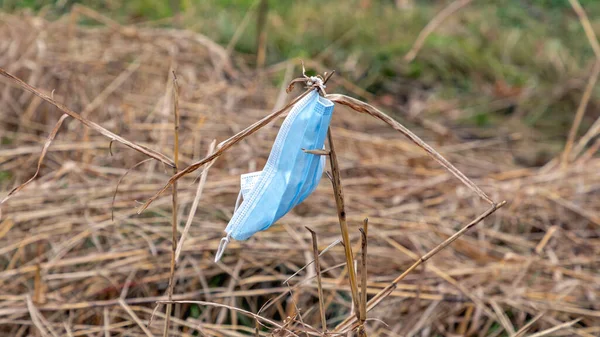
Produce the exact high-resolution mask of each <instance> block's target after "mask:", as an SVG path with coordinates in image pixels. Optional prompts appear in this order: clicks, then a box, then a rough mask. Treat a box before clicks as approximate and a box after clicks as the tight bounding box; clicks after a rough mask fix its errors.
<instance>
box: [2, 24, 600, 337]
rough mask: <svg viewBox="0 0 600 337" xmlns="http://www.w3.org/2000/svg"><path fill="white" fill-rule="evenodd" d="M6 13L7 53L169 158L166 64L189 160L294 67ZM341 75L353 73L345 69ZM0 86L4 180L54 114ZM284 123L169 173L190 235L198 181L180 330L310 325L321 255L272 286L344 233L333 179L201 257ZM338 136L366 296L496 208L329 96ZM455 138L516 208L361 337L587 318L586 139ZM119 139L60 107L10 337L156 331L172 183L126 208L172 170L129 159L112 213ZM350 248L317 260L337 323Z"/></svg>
mask: <svg viewBox="0 0 600 337" xmlns="http://www.w3.org/2000/svg"><path fill="white" fill-rule="evenodd" d="M0 20H1V21H0V36H2V37H3V38H2V39H1V40H0V67H2V68H5V69H7V71H9V72H10V73H12V74H14V75H16V76H17V77H19V78H21V79H23V80H24V81H25V82H27V83H29V84H30V85H32V86H34V87H36V88H43V89H44V90H46V93H47V94H48V95H49V96H52V97H53V98H54V99H55V100H56V101H58V102H63V103H64V104H65V105H67V106H69V107H70V108H71V109H72V110H73V111H77V112H81V117H82V118H85V119H88V120H90V121H93V122H95V123H98V124H99V125H101V126H102V127H104V128H106V129H108V130H111V131H112V132H114V133H115V134H117V135H119V136H122V137H123V138H124V139H126V140H130V141H134V142H135V143H136V144H140V145H143V146H145V147H146V148H148V149H152V150H154V151H156V153H157V154H156V157H160V158H163V157H161V155H160V154H164V157H165V158H173V157H174V153H173V148H174V146H173V143H174V140H173V136H172V135H173V128H174V118H173V111H172V110H173V108H172V107H173V104H174V102H173V94H172V86H173V81H172V74H171V70H172V69H174V70H175V72H176V74H177V81H178V84H179V104H178V106H179V115H180V126H179V140H180V141H179V149H180V152H179V162H180V165H179V166H180V167H185V166H188V165H189V164H192V163H193V162H195V161H196V160H197V159H198V158H202V157H204V155H205V153H206V152H207V151H209V149H210V144H211V143H212V141H213V139H217V140H218V141H221V140H224V139H227V138H229V137H231V136H232V135H234V134H235V133H237V132H239V131H240V130H242V129H243V128H245V127H246V126H247V125H250V124H252V123H254V122H255V121H257V120H259V119H260V118H262V117H263V116H265V115H267V114H268V113H269V112H271V111H272V110H273V107H274V106H275V104H276V102H279V101H280V99H278V93H279V92H281V90H280V88H278V87H276V86H274V85H272V84H271V83H272V82H273V79H274V78H276V77H277V76H279V75H280V74H279V73H278V72H280V71H281V70H280V69H286V68H287V67H285V66H284V67H282V66H281V65H279V66H277V67H274V68H268V67H267V68H265V71H264V74H263V75H264V76H262V77H257V76H255V74H254V73H253V70H251V69H249V68H248V67H246V66H245V63H244V61H243V60H242V59H235V58H234V59H230V58H229V56H228V52H227V51H226V49H224V48H222V47H220V46H218V45H216V44H215V43H213V42H212V41H210V40H208V39H207V38H205V37H204V36H201V35H196V34H193V33H190V32H186V31H177V30H157V29H150V28H139V27H122V26H119V25H118V24H116V23H114V22H104V24H105V25H107V26H101V27H96V28H90V27H88V28H82V27H78V26H74V25H71V24H70V22H69V20H68V18H65V19H63V20H61V21H56V22H47V21H45V20H43V19H41V18H37V17H22V16H21V17H16V16H10V15H2V16H1V17H0ZM234 65H235V66H234ZM335 82H337V83H343V84H346V83H345V82H344V81H342V80H336V77H334V78H333V79H332V81H331V82H330V83H329V86H328V92H330V93H334V92H336V89H335ZM282 85H285V84H282ZM346 89H347V90H349V91H352V90H354V88H353V87H351V85H350V84H348V87H347V88H346ZM0 95H1V96H0V99H1V102H2V104H1V105H0V130H1V136H2V142H3V143H2V144H3V145H2V146H1V148H0V165H1V166H0V167H1V169H0V170H1V171H2V172H7V173H6V174H3V175H0V176H2V177H5V176H6V175H8V176H9V178H8V179H7V178H4V179H3V180H2V181H0V184H1V185H0V187H1V189H2V191H3V193H2V197H4V196H5V195H6V194H7V193H8V191H9V190H11V189H12V188H14V187H16V186H18V185H19V184H21V183H23V182H25V181H27V180H28V179H29V178H30V177H31V176H33V175H34V173H35V172H36V167H37V162H38V159H39V154H40V152H41V150H42V148H43V147H44V144H45V143H46V140H47V139H48V135H49V134H51V133H52V132H53V129H54V128H55V126H56V125H58V124H57V121H59V119H60V118H61V114H62V112H61V111H59V110H57V109H56V108H54V107H52V106H51V105H49V104H47V103H43V101H42V100H41V99H40V98H38V97H36V96H34V95H32V94H31V93H28V92H25V91H23V90H21V89H20V88H18V87H16V86H15V84H14V82H10V81H8V80H7V79H5V78H1V79H0ZM291 98H292V96H290V97H287V100H288V101H289V100H291ZM61 121H62V120H61ZM280 121H281V120H279V121H278V123H280ZM277 130H278V128H277V127H276V125H268V126H266V127H265V128H263V129H262V130H260V131H258V132H256V133H255V134H253V135H252V136H250V137H248V138H245V139H244V140H242V141H240V142H239V144H237V145H236V146H234V147H232V148H231V149H230V150H229V151H227V152H226V153H225V154H223V155H222V156H221V157H220V158H219V159H218V160H217V161H215V162H214V164H212V168H211V169H210V172H209V173H208V176H207V177H205V178H203V179H201V182H200V183H201V184H202V186H201V187H197V186H196V184H195V183H194V178H195V177H194V175H193V174H192V175H190V176H186V177H184V178H182V179H181V180H179V184H178V205H177V206H178V210H179V211H178V212H179V214H178V215H177V217H176V218H177V219H180V222H179V223H178V229H179V231H180V232H183V231H184V225H185V221H183V219H186V218H187V214H188V212H189V209H190V208H191V207H192V204H193V203H194V200H195V195H196V192H197V191H201V193H202V197H201V199H200V200H199V202H198V206H197V210H196V216H195V218H194V220H193V222H192V224H191V226H190V228H189V232H188V233H187V236H186V237H185V241H184V245H183V247H182V249H181V253H180V255H179V258H178V265H177V268H176V271H175V277H174V289H173V299H174V300H175V301H180V302H177V303H174V304H173V317H172V319H171V324H170V333H171V335H193V334H195V333H196V332H197V333H198V334H200V335H218V336H238V335H241V334H253V333H254V332H255V328H254V327H255V325H256V324H259V325H258V326H260V327H261V328H260V329H259V330H261V331H260V332H259V333H260V334H267V333H276V334H280V335H286V334H291V331H293V332H294V333H295V334H298V335H300V334H301V333H302V331H304V332H307V334H309V335H318V334H319V331H320V329H321V315H320V310H319V306H320V305H319V301H318V296H317V295H318V293H319V290H318V287H317V279H316V277H315V276H316V273H315V272H314V269H313V268H312V267H310V268H306V269H304V270H303V271H302V272H300V273H299V274H298V275H297V276H295V277H294V278H292V279H291V280H290V281H289V282H288V283H283V282H284V281H285V280H286V279H288V278H289V277H290V276H291V275H292V274H294V273H295V272H296V271H297V270H299V269H301V268H302V267H303V266H304V265H305V264H307V263H309V262H311V261H312V259H313V253H314V251H313V246H312V237H311V234H310V233H309V232H308V231H306V230H305V229H304V228H305V226H308V227H310V228H311V229H312V230H314V231H315V232H316V233H317V235H318V242H319V247H318V248H319V250H320V251H322V250H323V249H324V248H325V247H327V246H328V245H330V244H331V243H332V242H334V241H336V240H338V239H339V237H340V233H339V224H338V216H337V211H336V202H335V198H334V195H333V193H332V189H331V186H330V185H329V182H328V181H327V179H323V182H322V184H321V186H319V188H318V189H317V191H316V193H315V194H313V195H312V196H311V197H310V198H308V199H307V201H305V202H304V203H303V204H302V205H300V206H298V207H297V208H296V209H295V210H294V211H293V212H291V214H288V215H287V216H286V217H285V218H284V219H282V221H280V223H279V224H277V225H275V226H273V227H272V228H271V229H269V230H268V231H265V232H261V233H260V234H258V235H256V236H255V237H254V238H252V239H251V240H249V241H247V242H232V243H231V244H230V245H229V247H228V250H227V252H226V254H225V256H224V257H223V259H222V262H221V263H217V264H215V263H214V262H213V257H214V253H215V251H216V249H217V246H218V244H219V239H220V238H221V237H222V234H223V232H222V231H223V229H224V228H225V225H226V223H227V219H229V218H230V216H231V212H232V210H233V204H234V202H235V198H236V195H237V193H238V188H239V182H238V175H239V174H240V173H243V172H248V171H252V170H256V169H259V168H260V167H262V165H264V163H265V161H266V157H267V154H268V152H269V150H270V145H271V143H272V140H273V139H274V136H275V134H276V132H277ZM448 132H452V131H451V130H448ZM417 133H418V134H420V135H423V136H424V138H432V137H433V136H436V135H434V134H431V132H430V131H427V130H417ZM332 134H333V137H334V139H335V146H336V152H337V158H338V161H339V165H340V167H339V169H340V175H341V179H342V184H343V187H344V197H345V213H346V217H347V221H348V225H349V227H350V231H349V233H350V240H351V241H352V242H353V244H354V247H353V250H354V251H355V252H360V247H361V232H360V231H359V230H358V229H359V228H360V227H361V225H362V223H363V219H364V218H365V217H367V216H368V218H369V231H368V256H367V263H366V265H367V266H368V275H367V279H368V283H367V288H366V292H367V294H368V295H369V298H371V299H372V298H373V295H375V294H377V293H379V292H381V291H382V290H384V289H387V288H386V287H389V285H390V283H391V282H393V280H395V279H397V278H398V275H401V274H402V273H403V271H405V270H406V269H407V268H409V267H410V266H411V265H413V263H414V261H415V260H416V259H418V258H419V256H424V255H426V253H427V252H428V251H430V250H431V249H433V248H434V247H436V246H437V245H438V244H439V243H441V242H442V241H444V240H446V239H448V238H449V237H451V236H452V235H453V234H454V233H455V232H456V231H457V230H458V229H460V228H461V227H462V226H464V225H465V224H467V223H469V221H471V219H473V218H476V217H477V216H478V215H479V214H480V213H482V212H483V211H484V210H485V209H487V208H488V207H489V205H487V203H486V202H485V201H483V200H482V199H480V198H479V197H478V195H477V194H475V193H473V192H471V191H470V190H469V189H467V188H466V187H464V185H463V184H462V183H461V182H460V181H459V180H457V179H455V178H454V177H453V176H452V175H451V174H450V173H447V172H446V171H444V170H443V169H442V168H441V167H440V166H438V164H436V163H435V162H434V161H432V160H430V159H429V158H427V157H426V155H425V153H424V152H423V151H422V150H421V149H420V148H419V147H418V146H416V145H414V144H413V143H412V142H409V141H407V140H405V139H404V138H402V137H400V136H399V134H398V133H396V132H395V131H394V130H392V129H390V128H389V127H388V126H387V125H385V124H384V123H382V122H381V121H378V120H375V119H373V118H371V117H370V116H368V115H363V114H357V113H355V112H353V111H352V110H350V109H348V108H346V107H343V106H341V105H339V106H338V107H337V108H336V112H335V114H334V118H333V123H332ZM427 135H430V136H432V137H427ZM438 136H439V135H438ZM592 138H593V137H592ZM456 139H457V138H456V137H448V138H447V139H445V141H444V143H443V144H438V146H436V148H437V149H438V150H439V151H440V152H441V153H442V154H443V155H444V156H445V157H446V158H448V159H449V160H450V161H451V162H452V163H454V164H455V165H456V166H457V167H458V168H459V169H460V170H461V171H462V172H464V173H465V174H466V175H467V176H468V177H470V178H472V179H473V181H474V182H475V183H477V184H478V185H479V186H481V187H482V189H483V190H484V191H485V192H486V193H487V194H488V195H489V196H490V198H491V199H492V200H501V199H503V198H504V199H509V200H510V203H509V204H508V205H507V206H506V207H504V209H502V211H500V212H497V213H495V214H493V215H492V216H490V217H489V218H487V219H486V220H484V221H483V223H481V224H480V225H479V227H478V228H477V229H476V230H473V231H470V232H468V233H467V234H466V235H465V236H463V237H462V238H460V239H458V240H457V241H455V242H454V243H453V244H452V245H450V246H448V247H447V248H446V249H445V250H443V251H441V252H440V253H439V254H438V255H436V256H435V257H433V258H431V259H430V260H429V261H427V262H426V263H423V264H422V265H421V267H420V268H417V269H416V270H415V271H414V272H413V273H412V274H408V275H407V276H406V277H405V278H404V279H403V280H402V281H401V282H400V283H398V284H396V286H395V288H394V289H391V290H390V297H388V298H387V299H385V300H383V301H382V302H381V303H380V304H379V305H378V306H377V307H375V308H374V309H372V310H371V311H369V313H368V317H367V320H366V328H367V332H368V334H369V336H396V335H403V336H427V335H430V336H435V335H448V336H451V335H468V336H503V335H513V334H514V335H522V334H523V333H532V332H542V334H543V333H544V331H545V330H546V329H552V330H549V331H546V332H545V333H551V334H552V335H553V336H573V335H579V336H595V335H598V334H599V333H600V328H598V326H600V304H599V301H598V298H599V297H600V273H599V272H598V270H599V269H600V261H599V260H598V256H600V235H599V226H600V216H599V215H598V214H599V212H600V197H599V193H598V192H599V188H600V175H598V172H599V170H600V159H598V158H597V157H595V154H594V152H592V150H593V151H595V149H597V147H592V148H591V149H592V150H589V151H587V152H586V151H585V150H581V151H578V152H577V151H575V152H577V153H575V152H571V156H572V157H573V158H572V160H569V161H567V162H566V165H564V166H561V167H558V165H555V166H554V167H547V168H545V169H537V168H524V167H520V166H518V165H517V164H515V160H514V158H513V152H514V151H515V149H519V146H520V144H519V143H518V141H516V142H515V141H514V140H512V139H511V138H510V137H507V136H506V135H498V136H497V138H494V139H490V140H485V141H471V142H466V141H460V143H459V141H457V140H456ZM109 144H110V140H109V139H108V138H106V137H105V136H103V135H101V134H100V133H97V132H95V131H92V130H89V129H87V128H85V127H84V126H83V125H82V124H80V123H77V122H76V121H73V120H71V119H66V120H65V121H64V123H63V126H62V128H61V129H60V130H58V133H57V135H56V137H55V139H54V140H53V142H52V144H50V146H49V147H48V149H47V154H46V156H45V158H44V160H43V163H42V165H41V170H40V173H39V176H38V178H37V179H35V180H34V181H33V182H31V184H29V185H28V186H27V187H25V188H24V189H22V190H21V191H19V192H18V193H16V194H15V195H14V196H13V197H12V198H11V199H10V200H8V201H6V203H4V204H2V218H0V265H1V266H2V271H0V283H1V286H0V300H1V301H2V302H1V303H0V331H1V332H2V333H3V334H6V335H10V336H27V335H38V336H82V335H90V336H111V335H115V334H118V335H127V336H146V335H152V334H153V335H160V334H162V329H163V327H164V318H165V315H164V314H163V313H162V311H161V310H157V311H156V312H154V316H155V317H154V319H153V320H152V324H149V321H150V318H151V316H152V315H153V307H154V305H155V303H156V302H157V301H160V302H161V303H165V302H169V301H168V296H167V294H168V291H167V285H168V283H169V274H170V268H171V258H172V257H171V252H172V249H173V247H172V246H171V241H172V233H171V219H172V214H171V207H172V206H171V202H172V201H171V196H169V195H167V194H164V195H162V196H161V197H160V198H158V199H157V200H156V201H155V202H154V203H153V204H152V205H151V207H150V208H149V209H148V210H146V211H145V212H144V213H142V214H141V215H137V213H136V211H137V208H138V207H139V206H140V204H141V202H144V201H146V199H147V198H149V197H150V196H152V195H153V194H154V193H155V192H156V191H157V190H158V189H160V188H161V187H163V186H164V183H165V182H166V181H167V180H168V178H169V177H170V176H171V174H172V168H171V167H169V166H168V165H169V161H168V159H164V158H163V159H164V162H165V164H161V163H159V162H157V161H155V160H151V161H148V162H146V163H144V164H142V165H140V166H138V167H136V168H135V169H133V170H131V171H130V172H129V173H128V174H127V176H126V177H125V178H124V179H123V180H122V181H121V183H120V187H119V192H118V194H117V196H116V200H115V202H114V220H112V219H111V208H112V203H113V193H114V191H115V187H116V185H117V182H118V181H119V179H120V178H121V176H123V175H124V174H125V173H126V172H128V170H129V169H130V168H131V167H133V166H134V165H136V164H137V163H139V162H140V161H142V160H145V159H146V158H147V157H146V156H145V155H143V154H140V153H139V152H136V151H133V150H131V149H129V148H127V147H125V146H121V143H118V142H114V143H113V144H112V147H111V151H109ZM577 145H578V143H575V148H576V149H580V148H581V147H578V146H577ZM213 146H214V144H213ZM520 150H522V149H520ZM209 152H211V153H212V152H213V151H212V150H210V151H209ZM111 153H112V154H111ZM153 153H154V152H153ZM198 172H199V171H198ZM198 175H199V173H198ZM357 258H358V256H357ZM358 260H360V258H358ZM344 261H345V255H344V248H343V247H342V246H341V245H335V246H334V247H332V248H331V249H329V250H328V251H326V252H325V253H322V254H321V256H320V259H319V264H320V266H321V268H322V272H321V273H320V276H321V282H320V283H321V285H322V292H323V294H324V295H323V298H322V299H323V307H324V309H325V312H326V318H327V325H328V328H329V330H333V329H334V328H335V327H336V325H337V324H338V323H340V322H342V321H343V320H345V319H346V318H347V317H351V316H350V311H351V308H352V306H353V304H352V300H351V299H350V287H349V284H348V282H347V274H348V270H347V269H346V268H345V267H346V264H345V263H344ZM359 271H360V268H359ZM194 301H197V302H194ZM169 303H170V302H169ZM354 310H359V308H354ZM576 320H578V321H576ZM263 326H267V327H269V329H266V328H262V327H263ZM521 328H524V329H523V331H520V329H521Z"/></svg>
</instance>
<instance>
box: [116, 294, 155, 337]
mask: <svg viewBox="0 0 600 337" xmlns="http://www.w3.org/2000/svg"><path fill="white" fill-rule="evenodd" d="M118 302H119V305H120V306H121V308H123V310H125V311H126V312H127V313H128V314H129V316H131V318H132V319H133V321H134V322H136V323H137V325H138V326H139V327H140V329H142V331H143V332H144V333H145V334H146V336H148V337H154V335H153V334H152V332H150V330H148V328H147V327H146V325H145V324H144V322H142V320H141V319H140V318H139V317H138V315H136V314H135V312H134V311H133V310H132V309H131V307H130V306H129V305H128V304H127V303H125V301H123V299H122V298H120V297H119V299H118Z"/></svg>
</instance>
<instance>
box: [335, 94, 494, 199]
mask: <svg viewBox="0 0 600 337" xmlns="http://www.w3.org/2000/svg"><path fill="white" fill-rule="evenodd" d="M325 97H326V98H328V99H329V100H331V101H333V102H335V103H339V104H342V105H345V106H348V107H350V108H351V109H352V110H354V111H357V112H360V113H366V114H368V115H371V116H373V117H375V118H377V119H380V120H382V121H383V122H384V123H386V124H388V125H389V126H391V127H392V128H393V129H394V130H396V131H399V132H400V133H402V134H403V135H404V136H406V138H408V139H410V140H411V141H412V142H413V143H415V144H416V145H417V146H418V147H420V148H422V149H423V150H425V152H427V154H428V155H429V156H430V157H431V158H433V159H434V160H435V161H437V162H438V163H439V164H440V165H442V166H443V167H444V168H446V169H447V170H448V171H450V173H452V174H453V175H454V176H455V177H456V178H458V179H459V180H460V181H461V182H462V183H463V184H465V185H467V187H469V188H470V189H471V190H473V191H474V192H475V193H477V195H479V196H480V197H481V198H482V199H484V200H485V201H487V202H488V203H489V204H490V205H494V204H495V203H494V201H493V200H492V199H491V198H490V197H489V196H488V195H487V194H485V192H483V191H482V190H481V189H480V188H479V186H477V185H476V184H475V183H474V182H472V181H471V179H469V178H467V176H465V175H464V174H463V173H462V172H461V171H460V170H459V169H457V168H456V167H455V166H454V165H452V163H450V162H449V161H448V160H447V159H446V158H444V157H443V156H442V155H441V154H439V153H438V152H437V151H436V150H434V149H433V148H432V147H431V146H429V145H428V144H427V143H425V142H424V141H423V140H422V139H421V138H419V136H417V135H415V134H414V133H413V132H412V131H410V130H409V129H407V128H406V127H405V126H404V125H402V124H400V123H399V122H398V121H396V120H395V119H393V118H392V117H390V116H388V115H386V114H385V113H383V112H382V111H380V110H378V109H377V108H375V107H373V106H371V105H369V104H367V103H365V102H362V101H359V100H357V99H355V98H352V97H349V96H346V95H341V94H330V95H327V96H325Z"/></svg>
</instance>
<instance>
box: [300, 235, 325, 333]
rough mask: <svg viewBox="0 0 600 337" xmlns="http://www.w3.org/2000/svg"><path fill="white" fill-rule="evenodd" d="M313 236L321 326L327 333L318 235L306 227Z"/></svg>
mask: <svg viewBox="0 0 600 337" xmlns="http://www.w3.org/2000/svg"><path fill="white" fill-rule="evenodd" d="M304 228H306V229H307V230H308V231H309V232H310V235H311V236H312V243H313V256H314V261H315V272H316V274H317V275H316V276H317V289H318V291H319V312H320V314H321V326H322V327H323V332H324V333H326V332H327V319H326V318H325V303H324V302H323V286H322V284H321V264H320V263H319V244H318V242H317V233H315V232H314V231H313V230H312V229H310V228H309V227H307V226H305V227H304Z"/></svg>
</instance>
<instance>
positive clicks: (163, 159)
mask: <svg viewBox="0 0 600 337" xmlns="http://www.w3.org/2000/svg"><path fill="white" fill-rule="evenodd" d="M0 75H2V76H4V77H6V78H8V79H9V80H10V81H11V82H13V83H15V84H17V85H18V86H19V87H21V88H22V89H24V90H26V91H29V92H30V93H32V94H34V95H36V96H38V97H39V98H41V99H43V100H44V101H46V102H48V103H50V104H52V105H54V106H55V107H56V108H57V109H58V110H60V111H62V112H63V113H65V114H67V115H69V116H71V117H73V118H74V119H76V120H78V121H79V122H81V124H83V125H85V126H87V127H88V128H90V129H92V130H94V131H97V132H99V133H100V134H101V135H103V136H105V137H108V138H110V139H111V140H116V141H117V142H119V143H121V144H123V145H125V146H127V147H129V148H131V149H134V150H136V151H138V152H140V153H143V154H145V155H147V156H148V157H152V158H154V159H156V160H158V161H160V162H161V163H163V164H165V165H168V166H170V167H174V166H175V164H174V163H173V161H172V160H171V159H169V157H167V156H165V155H164V154H162V153H160V152H157V151H154V150H152V149H149V148H147V147H145V146H142V145H138V144H136V143H134V142H132V141H129V140H127V139H125V138H123V137H121V136H119V135H117V134H116V133H113V132H111V131H108V130H107V129H105V128H103V127H102V126H100V125H99V124H97V123H94V122H92V121H90V120H88V119H86V118H84V117H82V116H81V115H80V114H78V113H76V112H75V111H73V110H71V109H69V108H67V107H66V106H65V105H63V104H61V103H59V102H57V101H55V100H54V99H53V98H52V97H50V96H48V95H46V94H44V93H42V92H40V91H39V90H38V89H36V88H34V87H32V86H30V85H29V84H27V83H25V82H24V81H23V80H21V79H19V78H18V77H16V76H14V75H12V74H10V73H8V72H7V71H6V70H4V69H2V68H0Z"/></svg>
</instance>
